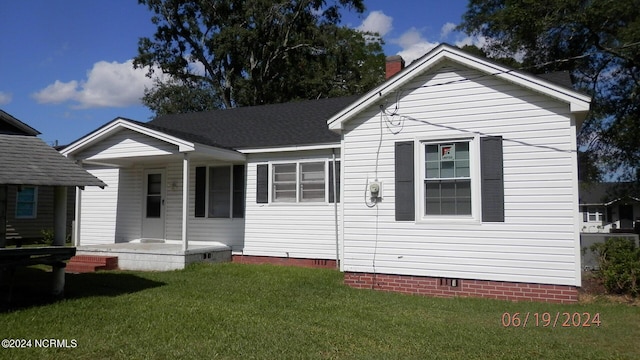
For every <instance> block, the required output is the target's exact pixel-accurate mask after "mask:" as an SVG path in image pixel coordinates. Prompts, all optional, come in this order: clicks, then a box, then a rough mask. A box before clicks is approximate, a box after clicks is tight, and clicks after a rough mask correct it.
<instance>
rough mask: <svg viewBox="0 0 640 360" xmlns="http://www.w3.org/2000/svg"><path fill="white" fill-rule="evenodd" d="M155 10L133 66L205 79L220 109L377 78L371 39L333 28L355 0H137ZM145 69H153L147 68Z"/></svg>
mask: <svg viewBox="0 0 640 360" xmlns="http://www.w3.org/2000/svg"><path fill="white" fill-rule="evenodd" d="M139 2H140V3H141V4H144V5H147V6H148V8H149V9H150V10H151V11H152V12H153V13H154V14H155V15H154V16H153V18H152V21H153V23H154V24H156V25H157V30H156V33H155V34H154V36H153V38H142V39H140V40H139V44H138V56H137V57H136V58H135V59H134V64H135V66H137V67H144V66H150V68H153V66H157V67H159V68H160V69H161V70H162V72H164V73H166V74H170V75H171V76H172V77H173V78H174V79H176V80H179V81H183V82H185V83H188V84H199V85H203V84H206V86H207V87H209V88H210V90H211V93H212V94H215V96H216V97H217V99H218V101H217V102H216V104H217V105H221V107H224V108H231V107H236V106H248V105H258V104H267V103H278V102H285V101H291V100H295V99H310V98H317V97H327V96H339V95H350V94H354V93H361V92H363V91H366V90H368V89H370V88H372V87H374V86H375V85H377V84H379V83H380V82H381V81H383V80H384V54H383V52H382V46H381V44H380V43H379V42H367V41H365V39H364V36H363V34H362V33H359V32H357V31H355V30H353V29H348V28H344V27H340V26H339V25H338V24H339V21H340V11H341V10H342V9H346V8H349V9H355V11H357V12H360V13H361V12H362V11H364V6H363V4H362V0H332V1H328V0H191V1H184V0H183V1H180V0H139ZM151 71H153V70H151Z"/></svg>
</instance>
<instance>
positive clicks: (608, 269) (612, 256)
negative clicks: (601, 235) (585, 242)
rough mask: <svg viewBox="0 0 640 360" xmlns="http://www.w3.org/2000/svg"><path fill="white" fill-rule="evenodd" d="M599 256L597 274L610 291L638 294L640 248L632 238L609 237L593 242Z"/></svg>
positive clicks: (639, 285)
mask: <svg viewBox="0 0 640 360" xmlns="http://www.w3.org/2000/svg"><path fill="white" fill-rule="evenodd" d="M591 250H592V251H593V252H594V253H595V254H596V256H597V257H598V265H599V267H600V268H599V270H598V271H597V273H596V274H597V276H598V277H599V278H600V279H601V280H602V282H603V284H604V286H605V288H606V289H607V291H608V292H610V293H614V294H629V295H632V296H637V295H638V293H639V292H640V248H638V246H636V243H635V241H634V240H633V239H630V238H621V237H617V238H609V239H607V241H605V242H604V243H598V244H593V245H592V246H591Z"/></svg>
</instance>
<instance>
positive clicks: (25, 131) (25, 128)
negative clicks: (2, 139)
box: [0, 110, 40, 136]
mask: <svg viewBox="0 0 640 360" xmlns="http://www.w3.org/2000/svg"><path fill="white" fill-rule="evenodd" d="M0 134H12V135H33V136H36V135H40V132H39V131H38V130H36V129H34V128H32V127H31V126H29V125H27V124H25V123H23V122H22V121H20V120H18V119H16V118H14V117H13V116H11V115H10V114H8V113H6V112H4V111H2V110H0Z"/></svg>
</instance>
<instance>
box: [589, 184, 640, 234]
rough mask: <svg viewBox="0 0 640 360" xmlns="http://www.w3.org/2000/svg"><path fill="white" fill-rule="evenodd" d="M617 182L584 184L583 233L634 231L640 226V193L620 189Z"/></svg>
mask: <svg viewBox="0 0 640 360" xmlns="http://www.w3.org/2000/svg"><path fill="white" fill-rule="evenodd" d="M619 185H623V184H618V183H594V184H581V187H580V214H581V217H580V219H581V223H580V229H581V232H583V233H610V232H615V233H633V232H637V231H638V229H639V227H640V196H638V195H637V194H636V193H633V192H632V193H626V194H625V193H620V190H621V189H619Z"/></svg>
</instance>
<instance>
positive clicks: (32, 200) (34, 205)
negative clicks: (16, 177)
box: [16, 186, 38, 219]
mask: <svg viewBox="0 0 640 360" xmlns="http://www.w3.org/2000/svg"><path fill="white" fill-rule="evenodd" d="M37 209H38V188H37V187H35V186H22V187H21V188H20V189H18V192H17V193H16V219H35V218H36V216H37Z"/></svg>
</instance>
